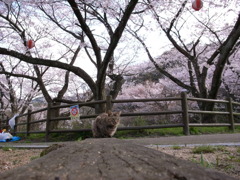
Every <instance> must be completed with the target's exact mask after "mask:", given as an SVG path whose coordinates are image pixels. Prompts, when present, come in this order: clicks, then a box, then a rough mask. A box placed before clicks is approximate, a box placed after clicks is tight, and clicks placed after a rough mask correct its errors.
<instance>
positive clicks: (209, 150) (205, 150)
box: [192, 146, 217, 154]
mask: <svg viewBox="0 0 240 180" xmlns="http://www.w3.org/2000/svg"><path fill="white" fill-rule="evenodd" d="M216 150H217V149H216V148H215V147H213V146H196V147H194V148H193V150H192V152H193V153H194V154H202V153H214V151H216Z"/></svg>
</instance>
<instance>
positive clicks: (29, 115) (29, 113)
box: [27, 108, 32, 136]
mask: <svg viewBox="0 0 240 180" xmlns="http://www.w3.org/2000/svg"><path fill="white" fill-rule="evenodd" d="M31 118H32V108H29V109H28V115H27V136H29V134H30V133H29V131H30V122H31Z"/></svg>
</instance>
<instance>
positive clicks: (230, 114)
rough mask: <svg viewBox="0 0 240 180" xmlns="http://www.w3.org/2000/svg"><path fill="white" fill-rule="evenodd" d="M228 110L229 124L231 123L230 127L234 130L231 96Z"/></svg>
mask: <svg viewBox="0 0 240 180" xmlns="http://www.w3.org/2000/svg"><path fill="white" fill-rule="evenodd" d="M228 112H229V124H230V127H229V129H230V130H232V131H234V129H235V126H234V116H233V105H232V98H231V97H230V98H229V102H228Z"/></svg>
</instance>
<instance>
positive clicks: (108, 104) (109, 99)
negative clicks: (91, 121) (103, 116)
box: [106, 95, 112, 111]
mask: <svg viewBox="0 0 240 180" xmlns="http://www.w3.org/2000/svg"><path fill="white" fill-rule="evenodd" d="M106 110H107V111H111V110H112V96H111V95H110V96H107V98H106Z"/></svg>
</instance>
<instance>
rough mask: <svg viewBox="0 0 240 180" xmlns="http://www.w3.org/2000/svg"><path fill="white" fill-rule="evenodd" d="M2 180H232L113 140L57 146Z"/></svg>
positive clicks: (138, 146)
mask: <svg viewBox="0 0 240 180" xmlns="http://www.w3.org/2000/svg"><path fill="white" fill-rule="evenodd" d="M0 177H1V179H4V180H13V179H14V180H23V179H24V180H28V179H31V180H75V179H76V180H79V179H80V180H85V179H86V180H99V179H103V180H105V179H113V180H122V179H123V180H130V179H131V180H133V179H137V180H138V179H139V180H146V179H156V180H221V179H222V180H231V179H232V180H233V179H234V178H232V177H229V176H227V175H224V174H222V173H218V172H216V171H213V170H210V169H205V168H202V167H199V166H197V165H196V164H194V163H191V162H188V161H184V160H181V159H176V158H174V157H173V156H170V155H167V154H164V153H161V152H159V151H156V150H153V149H149V148H146V147H143V146H140V145H136V144H133V143H131V144H130V143H129V142H127V141H124V140H119V139H115V138H111V139H110V138H106V139H87V140H84V141H82V142H76V143H72V144H68V145H65V146H62V147H61V146H60V148H56V150H53V151H52V152H50V153H48V154H47V155H45V156H43V157H41V158H39V159H36V160H34V161H32V162H31V163H29V164H27V165H25V166H22V167H19V168H16V169H13V170H10V171H7V172H5V173H2V174H1V175H0Z"/></svg>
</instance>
